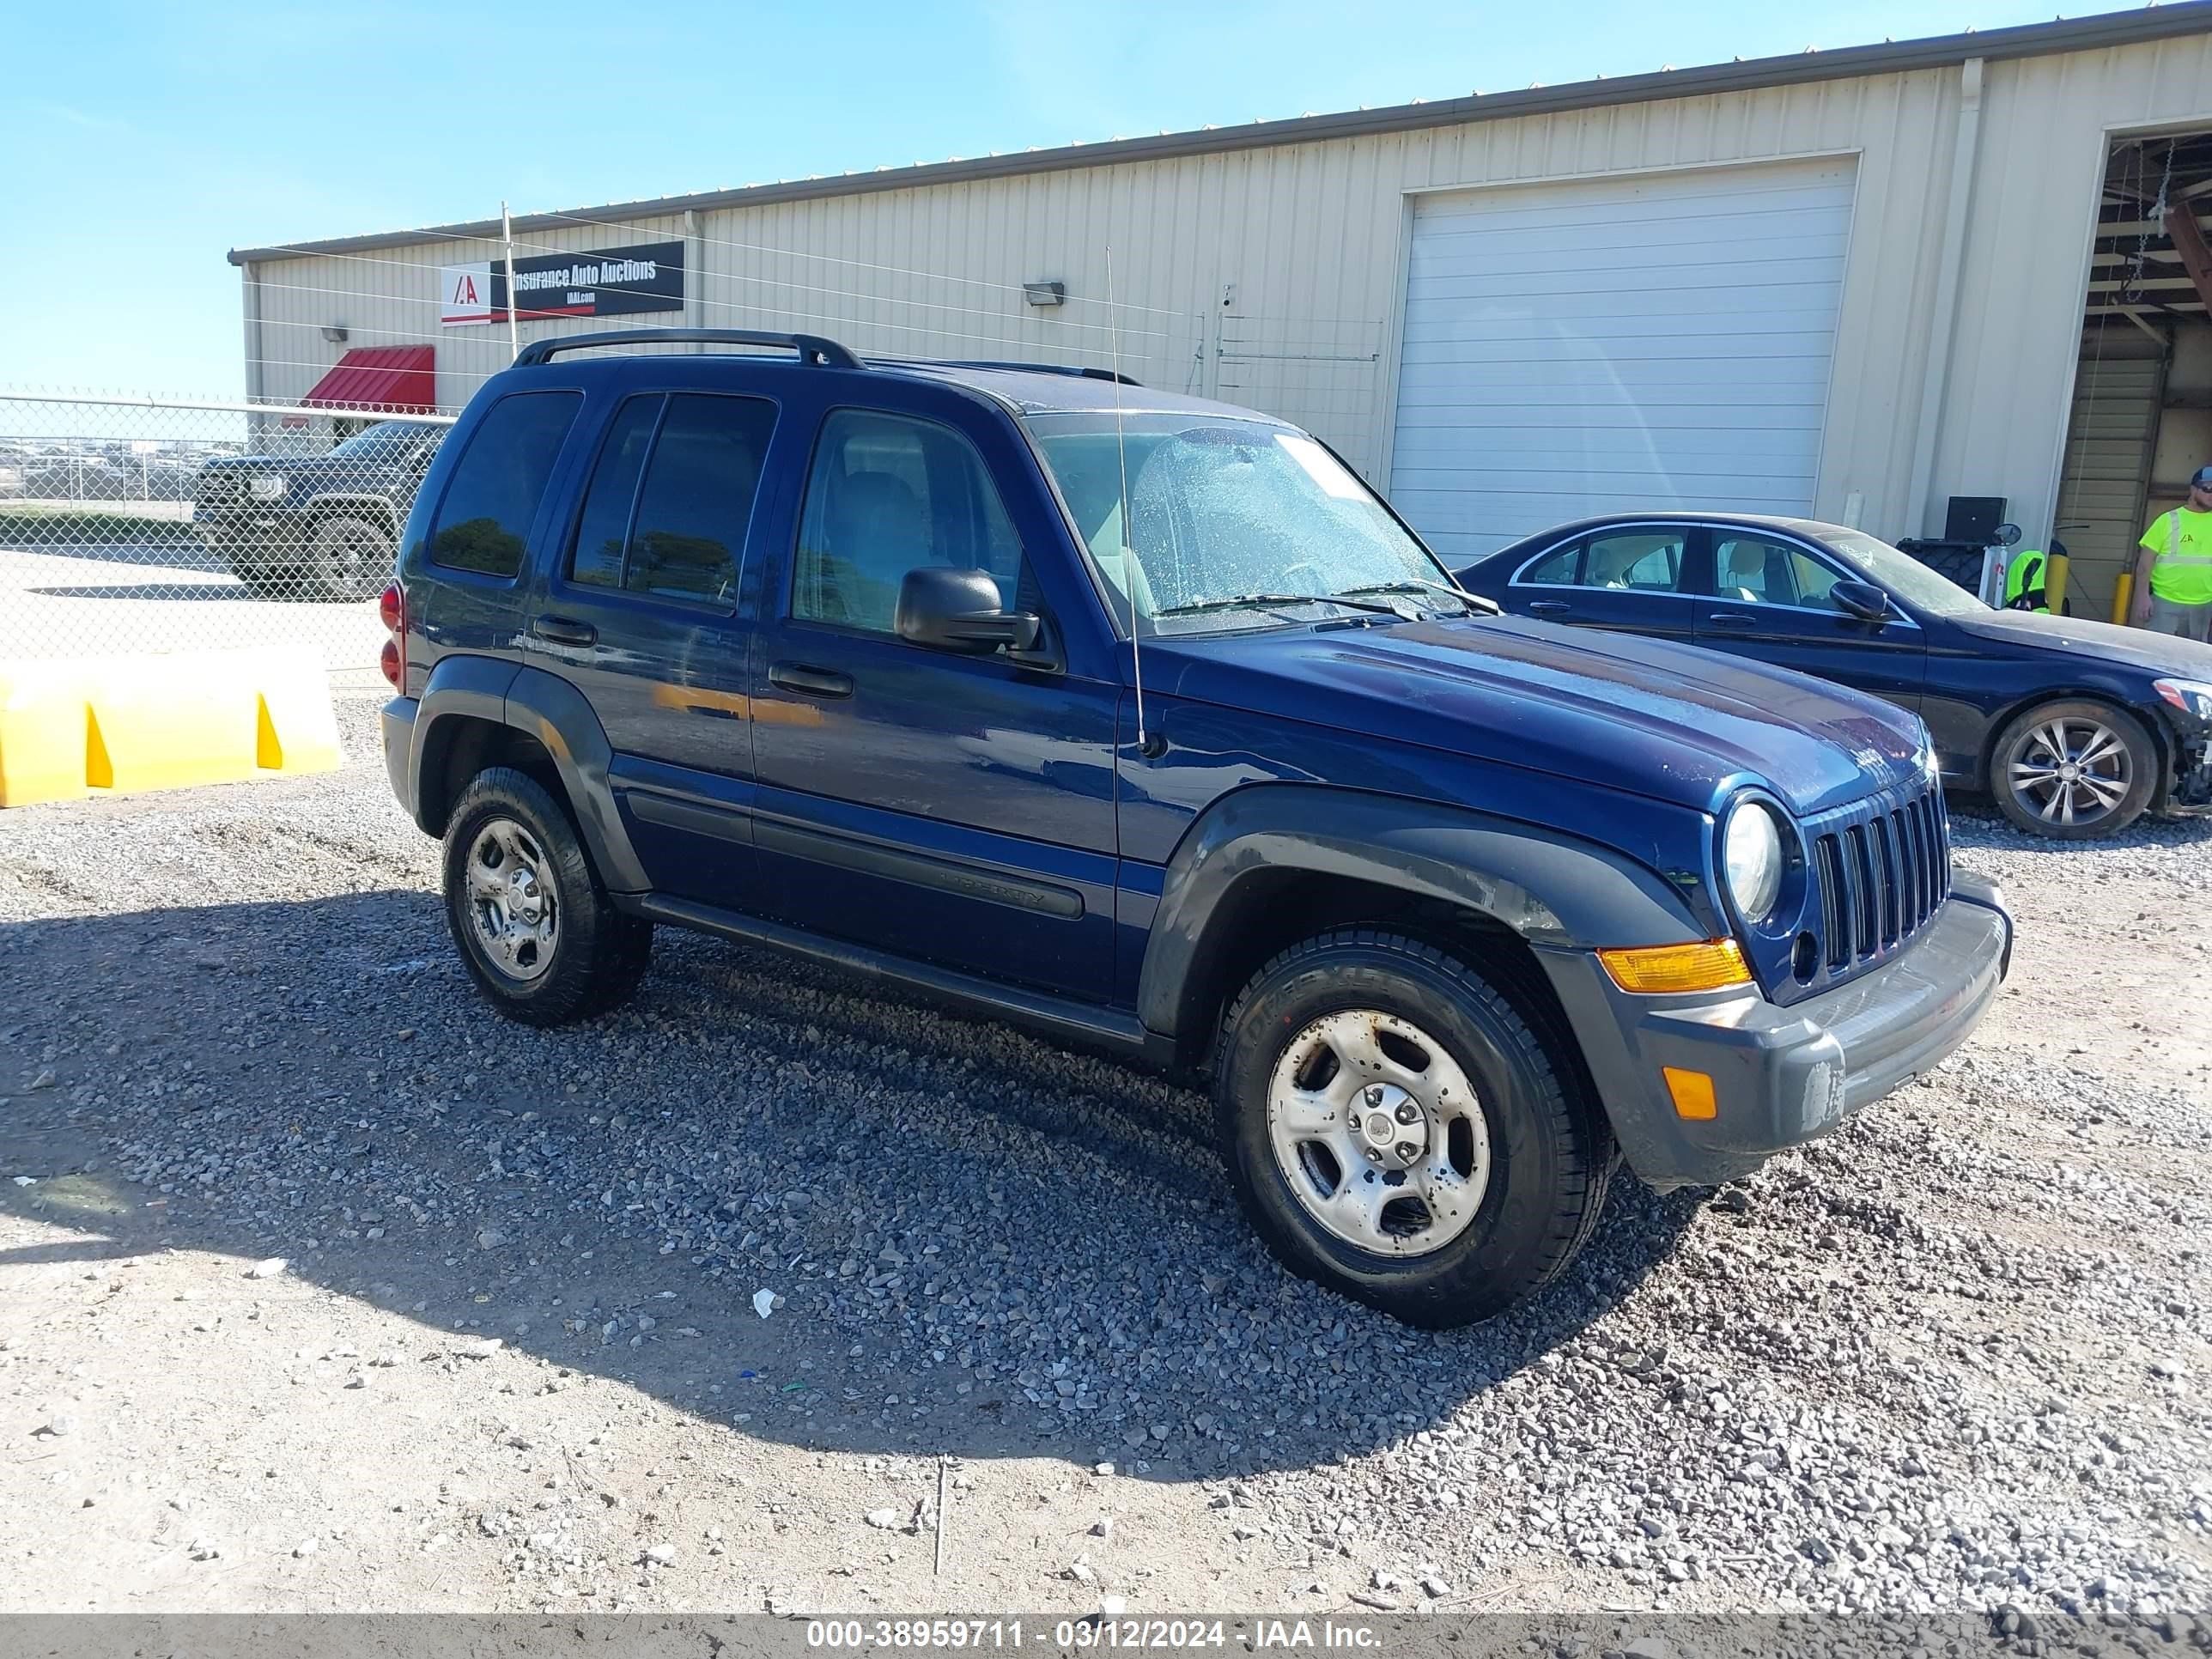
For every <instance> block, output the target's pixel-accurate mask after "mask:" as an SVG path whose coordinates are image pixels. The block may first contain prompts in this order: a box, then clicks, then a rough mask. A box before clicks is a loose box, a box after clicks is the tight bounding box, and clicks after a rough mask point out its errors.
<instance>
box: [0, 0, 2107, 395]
mask: <svg viewBox="0 0 2212 1659" xmlns="http://www.w3.org/2000/svg"><path fill="white" fill-rule="evenodd" d="M2055 9H2057V8H2056V7H2055V6H2054V5H2053V3H2052V0H1941V3H1938V4H1936V5H1934V6H1930V5H1928V4H1925V3H1913V0H1838V3H1833V4H1829V5H1826V6H1824V7H1822V8H1821V9H1820V15H1819V17H1818V19H1817V21H1808V20H1807V18H1806V16H1805V10H1804V9H1802V8H1798V7H1794V6H1789V5H1780V4H1776V3H1773V0H1759V3H1752V0H1713V3H1707V4H1702V5H1698V4H1692V5H1690V6H1686V7H1680V6H1665V5H1654V4H1652V3H1650V0H1579V3H1571V4H1553V5H1535V6H1531V5H1528V4H1527V3H1525V0H1510V3H1497V0H1483V3H1464V0H1462V3H1456V4H1454V3H1441V0H1410V3H1403V4H1391V3H1388V0H1373V3H1369V4H1365V5H1361V6H1356V7H1354V6H1347V5H1344V4H1342V3H1335V4H1331V3H1318V0H1314V3H1310V0H1212V3H1210V4H1193V3H1190V0H1174V3H1152V0H1112V3H1100V0H1090V3H1082V0H1056V3H1055V0H989V3H962V4H953V3H944V0H937V3H928V0H925V3H921V4H915V3H913V0H906V3H888V0H831V3H817V4H813V5H804V6H801V5H792V6H750V5H737V4H729V3H721V4H716V3H711V0H710V3H699V0H647V3H625V0H598V3H594V0H581V3H576V4H569V5H560V4H551V3H547V0H498V3H489V4H486V3H453V4H447V5H378V4H374V3H368V4H353V5H345V6H339V5H329V6H323V5H301V6H296V7H295V6H282V5H275V4H267V3H243V0H196V3H192V4H189V5H174V4H159V5H155V4H141V5H131V4H108V3H100V0H66V3H31V4H26V5H22V6H19V7H16V8H15V9H13V12H12V15H11V16H10V19H9V22H8V25H7V27H6V31H5V32H6V36H7V46H8V52H7V55H8V58H9V69H8V70H7V72H6V84H7V90H6V94H5V96H4V98H0V156H4V157H5V158H6V159H5V161H4V163H3V164H0V166H4V175H5V177H6V179H7V181H8V183H7V188H6V190H5V192H4V197H0V270H4V271H6V272H7V273H8V276H7V281H8V283H9V288H10V289H11V292H10V293H9V295H8V302H7V303H6V304H5V305H4V306H0V384H15V385H22V384H33V385H44V386H80V387H123V388H129V389H132V390H140V391H149V390H150V391H159V392H204V393H208V394H211V395H223V396H236V395H238V394H239V393H240V392H241V391H242V389H243V373H242V369H241V367H240V359H241V356H242V346H241V343H240V338H241V337H240V320H239V319H240V306H239V283H238V276H237V273H236V272H235V271H234V270H232V269H231V268H230V266H228V264H225V262H224V259H223V254H224V252H225V251H226V250H227V249H228V248H230V247H233V246H256V245H265V244H268V243H272V242H282V241H285V240H296V239H302V238H309V237H317V236H333V235H343V234H351V233H355V232H360V231H368V230H377V229H390V228H403V227H409V226H416V225H426V224H436V223H441V222H451V221H454V220H463V219H477V218H484V217H489V216H493V215H495V214H496V213H497V211H498V209H499V203H500V200H501V197H505V198H507V200H508V201H509V202H511V203H512V204H513V207H514V209H515V210H516V211H518V212H523V211H528V210H532V209H543V208H574V207H583V206H590V205H596V204H601V203H607V202H615V201H621V200H624V199H630V198H635V197H650V196H660V195H667V194H671V193H674V192H678V191H687V190H710V189H714V188H717V187H719V186H722V185H740V184H745V183H750V182H756V181H765V180H769V179H784V178H793V177H801V176H804V175H805V174H807V173H836V172H842V171H844V170H846V169H848V168H853V169H858V168H863V167H876V166H878V165H882V164H886V163H888V164H893V165H898V164H904V163H908V162H913V161H942V160H944V159H945V157H947V156H951V155H981V154H983V153H985V152H987V151H990V150H1012V149H1025V148H1027V147H1029V146H1030V145H1054V144H1061V143H1068V142H1070V141H1073V140H1077V139H1081V140H1085V141H1092V140H1097V139H1103V138H1110V137H1115V136H1116V135H1125V136H1126V135H1134V134H1138V133H1145V132H1156V131H1160V130H1162V129H1164V128H1166V129H1182V128H1188V127H1194V126H1200V125H1205V124H1206V123H1208V122H1212V123H1215V124H1218V125H1226V124H1229V123H1232V122H1240V121H1249V120H1252V119H1254V118H1257V117H1279V116H1286V115H1297V114H1299V113H1300V112H1304V111H1308V110H1312V111H1328V110H1339V109H1350V108H1353V107H1356V106H1359V105H1362V104H1367V105H1380V104H1395V103H1403V102H1405V101H1407V100H1410V99H1413V98H1417V97H1419V98H1449V97H1455V96H1459V95H1461V94H1465V93H1467V92H1469V91H1472V90H1474V89H1476V88H1480V89H1482V90H1484V91H1486V92H1496V91H1503V90H1506V89H1508V88H1516V87H1525V86H1527V85H1528V84H1529V83H1530V82H1537V81H1541V82H1546V83H1547V84H1556V83H1559V82H1567V81H1579V80H1584V79H1587V78H1589V77H1590V76H1595V75H1628V74H1636V73H1640V72H1643V71H1645V70H1656V69H1657V68H1659V67H1661V66H1662V64H1674V65H1675V66H1677V67H1680V68H1686V67H1688V66H1690V65H1692V64H1706V63H1714V62H1721V61H1725V60H1727V59H1728V58H1735V57H1743V58H1753V57H1764V56H1767V55H1770V54H1774V53H1780V52H1797V51H1802V49H1803V48H1805V47H1806V46H1821V47H1836V46H1857V45H1862V44H1864V43H1866V42H1869V41H1875V40H1882V39H1884V38H1885V37H1890V36H1894V37H1896V38H1899V39H1905V38H1909V37H1911V36H1916V35H1927V34H1934V33H1951V32H1953V31H1954V30H1957V29H1960V28H1966V27H1976V28H1995V27H2002V26H2004V25H2008V24H2015V23H2024V22H2035V21H2045V20H2047V19H2048V18H2049V17H2050V16H2051V15H2052V13H2053V11H2054V10H2055ZM2082 9H2083V10H2112V9H2118V8H2115V7H2112V6H2110V5H2106V4H2097V5H2092V6H2087V7H2084V8H2082ZM2069 15H2071V13H2070V11H2069ZM1347 18H1350V19H1352V20H1354V21H1352V22H1350V23H1348V24H1347V22H1346V21H1345V20H1346V19H1347Z"/></svg>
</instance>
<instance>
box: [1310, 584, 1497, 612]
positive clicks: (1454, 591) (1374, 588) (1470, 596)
mask: <svg viewBox="0 0 2212 1659" xmlns="http://www.w3.org/2000/svg"><path fill="white" fill-rule="evenodd" d="M1423 589H1425V590H1426V591H1427V592H1431V593H1442V594H1445V595H1447V596H1448V597H1449V598H1451V599H1457V600H1458V601H1459V603H1460V609H1461V611H1462V613H1463V614H1465V615H1467V616H1470V617H1495V616H1497V615H1498V614H1499V608H1498V606H1497V605H1493V604H1492V603H1491V601H1489V600H1488V599H1484V598H1483V597H1482V595H1481V594H1480V593H1470V592H1468V591H1467V590H1466V589H1465V588H1463V587H1447V586H1445V585H1444V584H1443V583H1442V582H1432V581H1425V580H1422V579H1421V578H1420V577H1419V576H1407V577H1406V578H1405V579H1404V580H1401V581H1395V582H1373V583H1370V584H1369V585H1368V586H1365V587H1348V588H1346V590H1345V592H1347V593H1411V592H1416V591H1419V590H1423Z"/></svg>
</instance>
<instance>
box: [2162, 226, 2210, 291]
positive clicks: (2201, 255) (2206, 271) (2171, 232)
mask: <svg viewBox="0 0 2212 1659" xmlns="http://www.w3.org/2000/svg"><path fill="white" fill-rule="evenodd" d="M2166 234H2167V235H2168V236H2170V237H2172V239H2173V251H2174V252H2176V253H2179V255H2180V256H2181V265H2182V269H2183V270H2186V271H2187V272H2188V273H2189V280H2190V281H2191V282H2192V283H2195V284H2196V285H2197V298H2198V299H2200V300H2202V301H2203V302H2204V303H2205V305H2206V306H2207V307H2212V247H2208V246H2205V242H2204V228H2203V226H2201V225H2199V224H2198V223H2197V216H2196V214H2195V213H2193V212H2191V210H2190V209H2189V206H2188V204H2186V203H2183V202H2176V203H2174V204H2172V206H2171V207H2169V208H2167V209H2166Z"/></svg>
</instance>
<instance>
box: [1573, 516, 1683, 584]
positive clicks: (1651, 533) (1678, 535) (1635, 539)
mask: <svg viewBox="0 0 2212 1659" xmlns="http://www.w3.org/2000/svg"><path fill="white" fill-rule="evenodd" d="M1684 539H1685V532H1682V531H1680V530H1632V531H1623V532H1617V533H1615V534H1613V535H1609V536H1593V537H1591V538H1590V540H1589V548H1588V550H1586V551H1585V552H1584V553H1583V568H1582V580H1581V582H1580V584H1579V586H1583V587H1609V588H1617V589H1620V588H1625V589H1629V590H1632V591H1637V592H1653V593H1673V592H1677V591H1679V590H1680V587H1681V585H1682V550H1683V544H1684Z"/></svg>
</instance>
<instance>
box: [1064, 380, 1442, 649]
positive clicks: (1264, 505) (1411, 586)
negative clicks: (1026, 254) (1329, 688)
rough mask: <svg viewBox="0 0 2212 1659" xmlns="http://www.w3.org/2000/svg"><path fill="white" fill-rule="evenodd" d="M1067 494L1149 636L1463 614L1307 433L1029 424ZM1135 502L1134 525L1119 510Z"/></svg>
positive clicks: (1247, 427) (1106, 416)
mask: <svg viewBox="0 0 2212 1659" xmlns="http://www.w3.org/2000/svg"><path fill="white" fill-rule="evenodd" d="M1029 425H1030V431H1031V432H1032V433H1034V434H1035V435H1036V439H1037V441H1038V443H1039V445H1040V446H1041V447H1042V449H1043V452H1044V455H1045V459H1046V463H1047V465H1049V466H1050V468H1051V469H1052V473H1053V477H1054V480H1055V481H1056V482H1057V483H1059V485H1060V495H1061V496H1062V498H1063V499H1065V500H1066V502H1067V508H1068V512H1069V513H1071V514H1072V515H1073V518H1074V520H1075V526H1076V530H1077V532H1078V533H1079V535H1080V536H1081V537H1082V538H1083V541H1084V544H1085V546H1086V547H1088V548H1089V550H1090V552H1091V561H1092V562H1093V563H1094V564H1095V565H1096V566H1097V568H1098V572H1099V574H1100V575H1101V576H1103V578H1104V579H1105V581H1106V583H1107V585H1108V586H1109V587H1110V588H1111V589H1112V590H1113V598H1114V601H1115V619H1116V622H1117V623H1119V624H1120V625H1121V626H1123V627H1126V626H1127V623H1128V618H1129V617H1130V616H1131V614H1132V612H1133V613H1134V615H1135V616H1136V617H1137V618H1138V630H1139V632H1140V633H1143V634H1171V633H1208V632H1218V631H1220V630H1223V629H1232V628H1252V627H1255V626H1265V625H1269V624H1279V623H1286V622H1292V621H1303V622H1312V621H1317V620H1319V619H1321V618H1322V617H1331V616H1341V617H1354V616H1363V615H1364V616H1374V615H1376V614H1378V613H1379V614H1382V615H1385V616H1401V617H1410V616H1415V615H1420V614H1425V613H1436V612H1442V613H1445V614H1449V615H1458V614H1460V613H1462V611H1465V610H1467V609H1468V606H1467V605H1465V603H1464V602H1463V601H1462V600H1461V599H1459V598H1458V597H1457V596H1456V594H1455V592H1454V591H1453V587H1454V584H1453V583H1452V579H1451V577H1450V575H1449V574H1448V573H1447V572H1446V571H1445V570H1444V568H1443V566H1441V565H1439V564H1438V563H1437V562H1436V560H1435V558H1434V557H1432V556H1431V555H1430V553H1429V551H1428V550H1427V549H1425V547H1423V546H1422V545H1421V544H1420V543H1419V542H1418V541H1416V540H1415V539H1414V538H1413V536H1412V534H1411V533H1410V532H1407V530H1406V528H1405V527H1404V526H1402V525H1401V524H1400V523H1399V522H1398V521H1397V520H1395V518H1393V517H1392V516H1391V514H1390V512H1389V508H1387V507H1384V506H1383V503H1382V502H1381V501H1377V500H1376V497H1375V495H1374V494H1373V492H1372V491H1370V489H1368V488H1367V486H1366V485H1365V484H1364V483H1361V482H1360V481H1359V480H1358V477H1355V476H1354V475H1353V474H1352V472H1350V471H1347V470H1346V468H1345V467H1344V465H1342V464H1341V463H1340V462H1339V461H1338V460H1337V459H1336V458H1335V457H1334V456H1333V455H1331V454H1330V453H1328V450H1326V449H1324V448H1322V446H1321V445H1319V444H1318V443H1316V442H1315V441H1313V440H1312V439H1311V438H1309V437H1307V436H1305V435H1304V434H1303V433H1298V432H1293V431H1291V430H1289V429H1288V428H1283V427H1279V426H1273V425H1269V424H1267V423H1266V422H1261V421H1240V420H1237V419H1234V418H1231V417H1226V416H1212V415H1161V414H1132V415H1129V416H1126V417H1124V418H1123V420H1122V421H1121V426H1120V429H1119V430H1118V431H1117V429H1116V425H1115V416H1113V415H1111V414H1110V413H1097V412H1094V413H1085V414H1079V415H1077V414H1053V415H1033V416H1030V417H1029ZM1124 501H1126V502H1127V523H1126V525H1125V524H1124V520H1123V503H1124Z"/></svg>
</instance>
